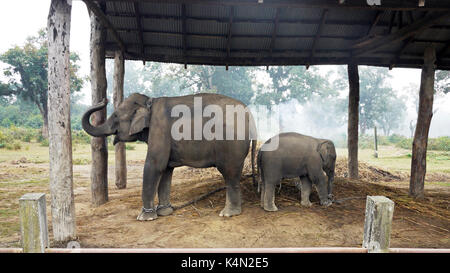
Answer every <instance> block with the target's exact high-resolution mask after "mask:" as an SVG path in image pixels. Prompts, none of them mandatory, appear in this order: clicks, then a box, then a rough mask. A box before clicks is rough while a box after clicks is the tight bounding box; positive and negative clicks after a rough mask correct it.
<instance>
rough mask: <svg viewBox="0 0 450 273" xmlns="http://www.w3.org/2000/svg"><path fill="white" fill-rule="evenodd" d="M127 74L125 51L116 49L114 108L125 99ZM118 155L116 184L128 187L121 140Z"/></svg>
mask: <svg viewBox="0 0 450 273" xmlns="http://www.w3.org/2000/svg"><path fill="white" fill-rule="evenodd" d="M124 74H125V63H124V59H123V53H122V52H121V51H116V54H115V56H114V83H113V100H114V109H117V107H119V105H120V103H121V102H122V101H123V83H124ZM114 149H115V156H116V168H115V170H116V186H117V188H118V189H125V188H126V187H127V159H126V152H125V143H123V142H119V143H117V144H116V145H115V148H114Z"/></svg>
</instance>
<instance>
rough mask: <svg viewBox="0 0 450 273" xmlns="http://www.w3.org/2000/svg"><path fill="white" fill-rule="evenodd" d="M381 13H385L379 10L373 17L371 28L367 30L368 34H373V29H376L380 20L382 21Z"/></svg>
mask: <svg viewBox="0 0 450 273" xmlns="http://www.w3.org/2000/svg"><path fill="white" fill-rule="evenodd" d="M381 15H383V11H380V10H379V11H377V13H376V15H375V18H374V19H373V22H372V25H370V28H369V30H368V31H367V35H366V36H371V35H372V33H373V30H374V29H375V27H376V26H377V24H378V22H379V21H380V18H381Z"/></svg>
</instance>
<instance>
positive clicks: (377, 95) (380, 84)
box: [334, 66, 406, 135]
mask: <svg viewBox="0 0 450 273" xmlns="http://www.w3.org/2000/svg"><path fill="white" fill-rule="evenodd" d="M337 76H338V79H337V80H336V81H335V83H334V85H335V88H336V89H338V90H345V89H348V76H347V71H346V69H345V68H344V67H342V66H341V67H340V69H339V70H338V75H337ZM389 77H390V75H389V73H388V70H387V69H386V68H374V67H364V66H360V67H359V82H360V104H359V124H360V128H361V134H362V135H364V134H366V132H367V130H369V129H370V128H374V127H375V126H377V127H379V128H381V129H382V130H383V132H384V134H385V135H390V133H391V132H392V130H393V129H396V128H398V127H399V126H400V123H401V121H402V120H403V117H404V114H405V111H406V108H405V106H404V105H405V102H404V99H403V98H401V97H399V96H397V94H396V93H395V92H394V90H393V89H392V87H390V86H388V85H386V82H387V80H388V79H389ZM346 100H348V95H347V99H346ZM346 110H347V109H346V108H343V109H342V111H345V112H346Z"/></svg>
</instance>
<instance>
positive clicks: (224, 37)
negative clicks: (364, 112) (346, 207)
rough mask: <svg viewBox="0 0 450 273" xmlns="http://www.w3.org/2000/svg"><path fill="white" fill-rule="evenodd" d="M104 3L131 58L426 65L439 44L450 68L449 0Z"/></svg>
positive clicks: (112, 37) (113, 40)
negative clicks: (425, 55)
mask: <svg viewBox="0 0 450 273" xmlns="http://www.w3.org/2000/svg"><path fill="white" fill-rule="evenodd" d="M85 2H86V4H88V7H90V6H91V5H92V1H89V0H86V1H85ZM99 2H100V8H99V9H98V11H100V12H102V13H103V14H104V15H105V16H104V18H105V20H107V21H108V23H109V25H110V27H109V28H108V34H107V41H106V54H107V57H113V56H114V51H115V50H118V49H120V48H122V49H124V51H125V57H126V59H129V60H144V61H158V62H170V63H180V64H206V65H224V66H228V65H229V66H234V65H239V66H241V65H248V66H261V65H307V66H308V65H320V64H347V63H349V62H351V61H352V60H354V61H355V62H356V63H358V64H361V65H373V66H386V67H413V68H419V67H421V66H422V64H423V52H424V50H425V48H426V47H427V46H429V45H430V44H433V45H434V46H435V48H436V52H437V61H436V65H437V68H438V69H446V70H449V69H450V49H449V44H450V1H447V0H434V1H431V0H426V1H425V6H424V7H418V6H417V5H418V4H417V3H418V2H419V1H418V0H415V1H410V0H406V1H403V2H404V3H406V4H404V5H403V6H399V5H398V4H396V3H398V2H399V1H393V0H391V1H388V0H385V1H381V2H382V4H383V5H382V6H379V7H376V6H375V7H371V6H369V5H367V1H366V0H347V1H345V4H342V5H340V4H339V3H338V2H339V1H338V0H316V1H310V0H298V1H281V0H278V1H277V0H272V1H270V0H264V1H263V2H264V3H262V4H258V3H257V2H258V1H257V0H254V1H249V0H247V1H213V0H210V1H174V0H172V1H154V0H151V1H150V0H142V1H138V0H123V1H118V0H110V1H107V0H104V1H99ZM400 2H401V1H400ZM91 10H92V8H91Z"/></svg>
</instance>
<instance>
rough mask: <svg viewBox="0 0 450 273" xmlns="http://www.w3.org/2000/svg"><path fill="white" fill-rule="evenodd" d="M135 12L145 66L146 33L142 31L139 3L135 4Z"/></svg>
mask: <svg viewBox="0 0 450 273" xmlns="http://www.w3.org/2000/svg"><path fill="white" fill-rule="evenodd" d="M133 4H134V12H135V14H136V26H137V28H138V32H139V33H138V36H139V43H140V47H141V55H142V61H143V62H144V65H145V61H144V59H145V46H144V31H143V29H142V21H141V12H140V10H139V3H138V2H134V3H133Z"/></svg>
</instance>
